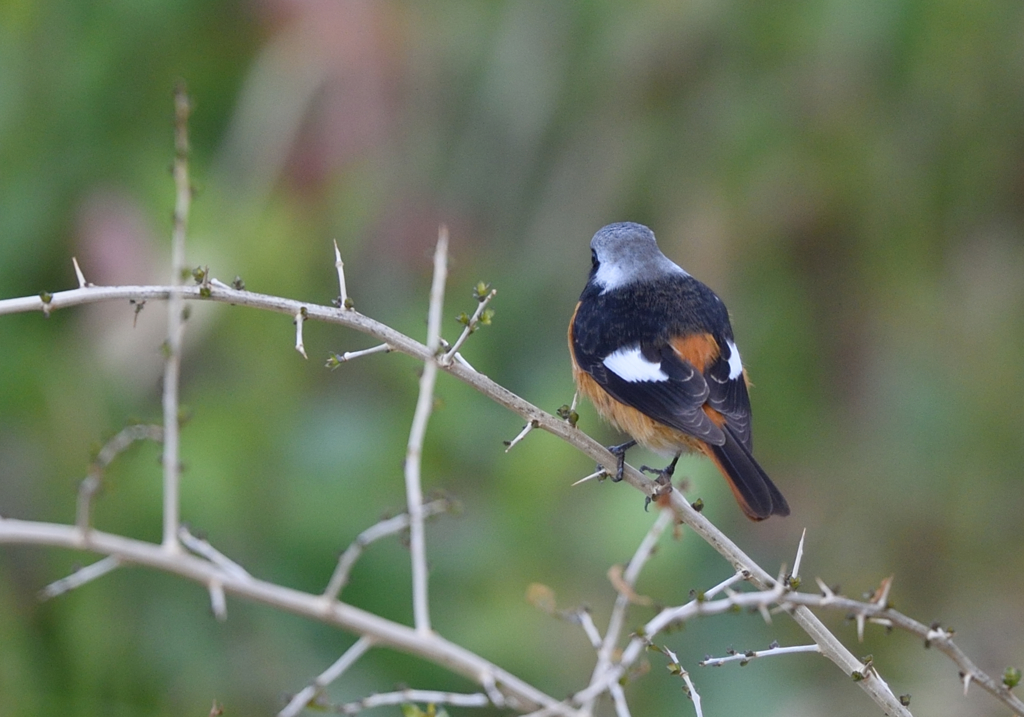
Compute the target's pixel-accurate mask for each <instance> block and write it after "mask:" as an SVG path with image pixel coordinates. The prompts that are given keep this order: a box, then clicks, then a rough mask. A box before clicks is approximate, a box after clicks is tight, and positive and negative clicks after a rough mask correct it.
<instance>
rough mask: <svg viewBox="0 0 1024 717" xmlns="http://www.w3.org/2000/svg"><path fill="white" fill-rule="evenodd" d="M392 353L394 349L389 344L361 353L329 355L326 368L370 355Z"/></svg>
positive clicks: (364, 350)
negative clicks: (329, 358)
mask: <svg viewBox="0 0 1024 717" xmlns="http://www.w3.org/2000/svg"><path fill="white" fill-rule="evenodd" d="M391 351H394V348H392V346H391V345H390V344H381V345H380V346H374V347H373V348H369V349H363V350H362V351H346V352H345V353H343V354H331V360H330V361H328V362H327V366H328V368H336V367H337V364H342V363H345V362H346V361H351V360H352V359H357V358H360V357H362V356H369V355H370V354H380V353H385V354H386V353H390V352H391Z"/></svg>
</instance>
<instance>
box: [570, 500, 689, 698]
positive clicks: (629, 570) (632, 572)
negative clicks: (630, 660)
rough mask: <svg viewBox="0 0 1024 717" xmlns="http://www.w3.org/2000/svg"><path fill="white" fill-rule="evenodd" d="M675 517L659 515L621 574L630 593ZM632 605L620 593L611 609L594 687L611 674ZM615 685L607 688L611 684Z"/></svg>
mask: <svg viewBox="0 0 1024 717" xmlns="http://www.w3.org/2000/svg"><path fill="white" fill-rule="evenodd" d="M674 517H675V516H674V514H673V513H672V511H670V510H662V511H660V512H659V513H658V517H657V518H656V519H655V521H654V523H652V524H651V528H650V530H648V531H647V534H646V535H645V536H644V538H643V540H642V541H640V545H638V546H637V549H636V552H634V553H633V557H632V558H630V561H629V564H628V565H627V566H626V569H625V570H624V571H623V573H622V582H623V583H624V584H625V586H626V587H628V588H629V590H630V591H632V589H633V587H635V586H636V580H637V578H638V577H639V575H640V571H641V570H642V569H643V567H644V565H645V564H646V563H647V561H648V559H650V557H651V554H652V553H653V552H654V546H655V545H657V543H658V539H659V538H660V537H661V534H662V533H664V532H665V529H666V528H667V527H668V526H669V525H670V524H671V523H672V520H673V518H674ZM629 602H630V598H629V595H628V594H626V593H625V592H624V591H622V590H619V591H618V595H617V596H616V598H615V605H614V607H613V608H612V614H611V617H610V618H609V619H608V629H607V630H606V631H605V634H604V641H603V642H602V643H601V646H600V649H599V650H598V653H597V663H596V664H595V665H594V671H593V672H592V673H591V677H590V684H591V686H593V685H594V684H595V683H597V682H599V681H600V680H601V678H602V677H603V676H604V675H605V674H606V673H607V672H608V670H609V669H611V666H612V656H613V654H614V652H615V648H616V647H617V646H618V643H619V637H620V635H621V633H622V626H623V625H624V624H625V621H626V609H627V608H628V607H629ZM612 682H614V681H612ZM612 682H609V683H608V684H612ZM599 694H600V692H598V693H596V694H595V695H594V696H593V697H592V698H590V699H588V700H586V701H585V702H583V703H582V704H583V706H584V709H585V710H586V711H588V712H589V711H592V709H593V700H594V698H596V697H597V695H599Z"/></svg>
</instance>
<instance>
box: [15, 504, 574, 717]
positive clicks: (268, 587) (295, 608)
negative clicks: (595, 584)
mask: <svg viewBox="0 0 1024 717" xmlns="http://www.w3.org/2000/svg"><path fill="white" fill-rule="evenodd" d="M6 543H17V544H20V545H50V546H56V547H64V548H72V549H83V548H84V549H88V550H91V551H94V552H96V553H100V554H104V555H114V556H117V557H118V558H119V559H120V560H122V561H124V562H126V563H132V564H135V565H140V566H145V567H150V568H153V569H156V570H160V571H163V572H165V573H168V574H171V575H178V576H180V577H183V578H186V579H188V580H193V581H195V582H197V583H199V584H201V585H209V584H210V583H211V582H212V581H215V580H219V581H220V582H221V584H222V586H223V588H224V591H225V592H226V593H228V594H231V595H235V596H237V597H241V598H244V599H247V600H251V601H254V602H258V603H262V604H264V605H270V606H272V607H276V608H278V609H280V610H283V611H285V612H290V613H293V614H295V615H301V616H304V617H307V618H310V619H313V620H317V621H319V622H321V623H323V624H326V625H334V626H335V627H339V628H341V629H343V630H347V631H348V632H352V633H355V634H358V635H362V636H365V637H368V638H370V639H372V640H374V642H375V643H377V644H379V645H387V646H389V647H391V648H393V649H396V650H399V651H401V652H405V653H407V654H410V655H415V656H418V657H422V658H424V659H427V660H431V661H433V662H435V663H437V664H441V665H444V666H445V667H447V668H448V669H450V670H451V671H452V672H455V673H457V674H460V675H464V676H465V677H468V678H469V679H471V680H474V681H476V682H478V683H480V684H485V685H486V683H487V681H489V682H490V683H491V684H493V685H497V686H498V688H497V689H500V690H501V692H502V694H504V695H506V699H507V701H508V703H509V704H510V705H512V706H513V707H514V708H515V709H518V710H522V711H526V710H529V709H537V708H543V707H549V708H551V710H552V711H551V712H550V714H553V715H566V717H569V716H575V717H584V716H583V715H581V714H580V713H579V712H578V711H577V710H575V709H573V708H572V707H569V706H567V705H565V704H564V703H562V702H560V701H558V700H555V699H554V698H552V697H550V696H548V695H546V694H544V693H543V692H541V691H540V690H538V689H537V688H535V687H533V686H532V685H530V684H529V683H527V682H524V681H523V680H521V679H519V678H518V677H516V676H515V675H513V674H511V673H510V672H508V671H506V670H503V669H502V668H500V667H498V666H497V665H494V664H492V663H490V662H488V661H487V660H484V659H483V658H482V657H480V656H478V655H476V654H474V653H472V652H470V651H469V650H467V649H465V648H463V647H460V646H459V645H456V644H454V643H452V642H449V641H448V640H445V639H444V638H443V637H441V636H439V635H437V634H436V633H433V632H421V631H419V630H414V629H412V628H409V627H407V626H405V625H401V624H399V623H396V622H392V621H391V620H387V619H385V618H382V617H379V616H377V615H374V614H372V613H369V612H367V611H365V610H361V609H359V608H357V607H353V606H352V605H347V604H345V603H342V602H333V603H330V604H325V602H324V599H323V596H322V595H311V594H309V593H304V592H301V591H299V590H294V589H292V588H288V587H284V586H281V585H276V584H274V583H270V582H266V581H263V580H259V579H257V578H242V577H240V576H238V575H234V574H232V573H229V572H226V571H225V570H223V569H222V568H220V567H219V566H217V565H214V564H213V563H211V562H209V561H208V560H205V559H203V558H199V557H195V556H192V555H189V554H188V553H186V552H185V551H177V552H171V551H168V550H166V549H165V548H163V547H162V546H161V545H157V544H154V543H147V542H144V541H141V540H134V539H132V538H125V537H122V536H119V535H111V534H110V533H104V532H102V531H98V530H94V531H92V532H91V533H90V535H89V542H88V545H86V544H85V542H84V540H83V536H82V534H81V533H80V532H79V530H78V529H77V528H75V527H74V526H70V525H58V524H55V523H43V522H37V521H27V520H16V519H12V518H2V519H0V544H6Z"/></svg>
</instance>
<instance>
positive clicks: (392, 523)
mask: <svg viewBox="0 0 1024 717" xmlns="http://www.w3.org/2000/svg"><path fill="white" fill-rule="evenodd" d="M450 509H451V502H450V501H448V500H445V499H439V500H432V501H430V502H429V503H427V504H426V505H424V506H423V517H424V519H426V518H429V517H431V516H434V515H437V514H438V513H443V512H445V511H448V510H450ZM408 527H409V514H408V513H402V514H401V515H396V516H395V517H394V518H388V519H387V520H382V521H380V522H379V523H377V524H376V525H372V526H370V527H369V528H367V529H366V530H364V531H363V532H362V533H360V534H359V535H358V536H356V539H355V540H353V541H352V544H351V545H349V546H348V547H347V548H345V552H344V553H342V554H341V558H339V560H338V566H337V567H336V568H335V569H334V574H333V575H331V579H330V582H328V583H327V588H326V589H325V590H324V597H325V598H326V599H328V600H331V601H333V600H337V599H338V595H340V594H341V591H342V590H343V589H344V588H345V586H346V585H347V584H348V576H349V573H351V572H352V568H353V567H354V566H355V564H356V561H357V560H359V557H360V556H361V555H362V554H363V550H364V549H365V548H366V546H367V545H369V544H370V543H372V542H374V541H376V540H380V539H381V538H384V537H387V536H389V535H395V534H396V533H400V532H402V531H403V530H406V529H408Z"/></svg>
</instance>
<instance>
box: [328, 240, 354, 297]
mask: <svg viewBox="0 0 1024 717" xmlns="http://www.w3.org/2000/svg"><path fill="white" fill-rule="evenodd" d="M334 266H335V268H336V269H337V270H338V298H337V299H334V300H333V301H332V302H331V303H332V304H334V305H335V306H336V307H338V308H339V309H347V310H349V311H351V310H352V309H353V308H354V307H355V303H353V301H352V299H350V298H349V295H348V291H347V289H346V288H345V262H343V261H342V260H341V250H340V249H338V240H337V239H335V240H334Z"/></svg>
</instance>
